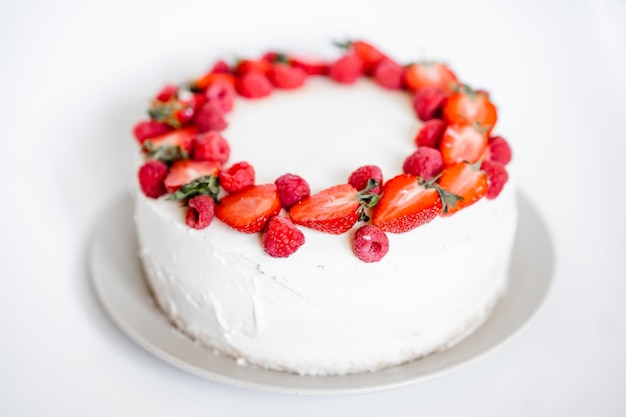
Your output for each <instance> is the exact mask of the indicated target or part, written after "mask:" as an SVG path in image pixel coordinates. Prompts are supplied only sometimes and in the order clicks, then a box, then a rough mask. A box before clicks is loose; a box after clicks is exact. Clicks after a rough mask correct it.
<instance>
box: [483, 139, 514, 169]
mask: <svg viewBox="0 0 626 417" xmlns="http://www.w3.org/2000/svg"><path fill="white" fill-rule="evenodd" d="M511 156H512V155H511V147H510V146H509V144H508V143H507V141H506V140H505V139H504V138H503V137H502V136H493V137H491V138H489V151H488V154H487V157H486V159H490V160H492V161H495V162H500V163H501V164H503V165H506V164H508V163H509V162H511Z"/></svg>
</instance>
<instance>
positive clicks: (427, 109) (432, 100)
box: [413, 88, 446, 122]
mask: <svg viewBox="0 0 626 417" xmlns="http://www.w3.org/2000/svg"><path fill="white" fill-rule="evenodd" d="M445 100H446V94H445V93H444V92H443V91H441V90H440V89H438V88H422V89H420V90H418V91H417V92H416V93H415V95H414V96H413V109H415V114H417V117H419V119H420V120H422V121H424V122H425V121H428V120H431V119H437V118H439V117H440V116H441V108H442V107H443V102H444V101H445Z"/></svg>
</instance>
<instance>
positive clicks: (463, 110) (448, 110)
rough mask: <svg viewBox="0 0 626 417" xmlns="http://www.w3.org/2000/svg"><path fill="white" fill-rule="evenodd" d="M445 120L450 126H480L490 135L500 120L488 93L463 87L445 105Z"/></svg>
mask: <svg viewBox="0 0 626 417" xmlns="http://www.w3.org/2000/svg"><path fill="white" fill-rule="evenodd" d="M443 119H444V120H445V121H446V122H447V123H450V124H454V123H468V124H478V125H480V127H482V128H485V129H486V133H487V135H488V134H489V133H490V132H491V130H492V129H493V127H494V126H495V124H496V121H497V120H498V113H497V110H496V106H494V105H493V103H492V102H491V101H490V100H489V95H488V94H487V93H486V92H484V91H474V90H472V89H471V88H469V87H467V86H462V87H461V88H460V89H459V92H457V93H456V94H453V95H452V96H450V97H448V99H447V100H446V102H445V103H444V105H443Z"/></svg>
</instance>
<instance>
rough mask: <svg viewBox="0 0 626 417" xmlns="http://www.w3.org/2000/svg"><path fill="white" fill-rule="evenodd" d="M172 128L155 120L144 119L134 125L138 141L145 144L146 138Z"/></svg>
mask: <svg viewBox="0 0 626 417" xmlns="http://www.w3.org/2000/svg"><path fill="white" fill-rule="evenodd" d="M170 130H172V128H171V127H170V126H168V125H166V124H163V123H159V122H155V121H154V120H142V121H140V122H138V123H137V124H136V125H135V126H134V127H133V135H134V136H135V139H137V142H139V143H140V144H143V143H144V142H145V141H146V140H148V139H152V138H156V137H158V136H161V135H163V134H165V133H167V132H169V131H170Z"/></svg>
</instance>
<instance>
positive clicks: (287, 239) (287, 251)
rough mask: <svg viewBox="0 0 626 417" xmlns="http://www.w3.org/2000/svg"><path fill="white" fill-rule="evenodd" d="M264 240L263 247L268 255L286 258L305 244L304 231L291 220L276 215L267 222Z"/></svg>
mask: <svg viewBox="0 0 626 417" xmlns="http://www.w3.org/2000/svg"><path fill="white" fill-rule="evenodd" d="M262 241H263V249H265V252H266V253H267V254H268V255H270V256H272V257H274V258H286V257H288V256H290V255H292V254H293V253H294V252H296V251H297V250H298V249H299V248H300V246H302V245H303V244H304V233H302V232H301V231H300V230H298V228H297V227H296V226H295V225H294V224H293V222H292V221H291V220H289V219H287V218H285V217H281V216H274V217H272V218H271V219H270V221H269V223H268V224H267V229H266V230H265V233H263V238H262Z"/></svg>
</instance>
